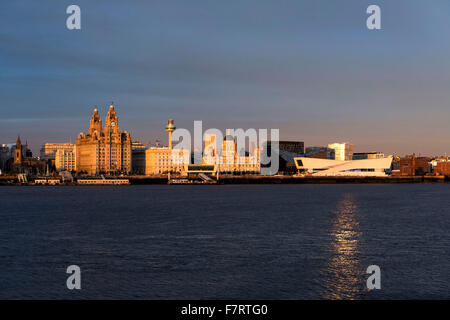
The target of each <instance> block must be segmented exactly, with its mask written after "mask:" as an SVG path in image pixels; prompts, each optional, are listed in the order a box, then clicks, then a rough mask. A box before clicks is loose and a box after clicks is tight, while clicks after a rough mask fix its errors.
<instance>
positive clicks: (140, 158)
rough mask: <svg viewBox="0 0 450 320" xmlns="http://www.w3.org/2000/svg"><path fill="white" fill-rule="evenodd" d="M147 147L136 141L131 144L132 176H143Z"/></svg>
mask: <svg viewBox="0 0 450 320" xmlns="http://www.w3.org/2000/svg"><path fill="white" fill-rule="evenodd" d="M146 150H147V147H146V146H145V145H144V144H142V143H141V142H138V141H133V142H132V143H131V171H132V172H133V173H134V174H145V151H146Z"/></svg>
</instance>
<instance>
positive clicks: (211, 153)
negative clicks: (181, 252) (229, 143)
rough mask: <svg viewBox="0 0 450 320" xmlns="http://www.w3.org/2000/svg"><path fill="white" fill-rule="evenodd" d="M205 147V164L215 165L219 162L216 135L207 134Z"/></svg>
mask: <svg viewBox="0 0 450 320" xmlns="http://www.w3.org/2000/svg"><path fill="white" fill-rule="evenodd" d="M204 139H205V147H204V149H203V150H204V151H203V164H208V165H214V164H215V163H216V162H217V157H218V154H217V141H216V135H215V134H211V133H205V135H204Z"/></svg>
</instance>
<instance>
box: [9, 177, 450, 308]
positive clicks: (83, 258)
mask: <svg viewBox="0 0 450 320" xmlns="http://www.w3.org/2000/svg"><path fill="white" fill-rule="evenodd" d="M0 219H1V220H0V298H3V299H20V298H31V299H68V298H69V299H70V298H96V299H97V298H107V299H108V298H118V299H133V298H139V299H227V298H228V299H387V298H395V299H409V298H414V299H430V298H438V299H440V298H446V299H450V232H449V230H450V185H449V184H402V185H221V186H122V187H91V186H89V187H1V188H0ZM72 264H76V265H79V266H80V267H81V278H82V289H81V290H80V291H76V290H74V291H69V290H68V289H67V288H66V279H67V276H68V275H67V274H66V268H67V266H69V265H72ZM373 264H375V265H378V266H380V268H381V286H382V287H381V290H372V291H368V290H367V289H366V279H367V277H368V276H369V275H367V274H366V268H367V267H368V266H369V265H373Z"/></svg>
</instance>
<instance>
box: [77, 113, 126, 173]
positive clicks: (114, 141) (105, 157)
mask: <svg viewBox="0 0 450 320" xmlns="http://www.w3.org/2000/svg"><path fill="white" fill-rule="evenodd" d="M76 168H77V171H78V172H79V173H86V174H89V175H98V174H103V173H105V174H120V173H124V174H129V173H130V172H131V136H130V134H129V133H128V132H127V131H124V132H120V128H119V123H118V117H117V115H116V112H115V110H114V106H113V105H112V104H111V106H110V107H109V111H108V114H107V115H106V119H105V126H104V128H103V127H102V121H101V119H100V115H99V113H98V110H97V109H94V113H93V114H92V117H91V121H90V126H89V131H88V133H87V134H85V133H83V132H81V133H80V134H79V135H78V138H77V142H76Z"/></svg>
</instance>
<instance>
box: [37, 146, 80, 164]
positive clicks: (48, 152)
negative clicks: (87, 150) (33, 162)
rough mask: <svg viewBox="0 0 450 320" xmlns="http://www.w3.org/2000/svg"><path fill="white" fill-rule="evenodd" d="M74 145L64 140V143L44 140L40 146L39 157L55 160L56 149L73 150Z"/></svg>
mask: <svg viewBox="0 0 450 320" xmlns="http://www.w3.org/2000/svg"><path fill="white" fill-rule="evenodd" d="M74 147H75V145H74V144H73V143H69V142H65V143H49V142H46V143H44V144H43V145H42V147H41V152H40V157H41V159H42V160H43V159H52V160H55V156H56V151H58V150H62V151H69V152H73V148H74Z"/></svg>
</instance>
